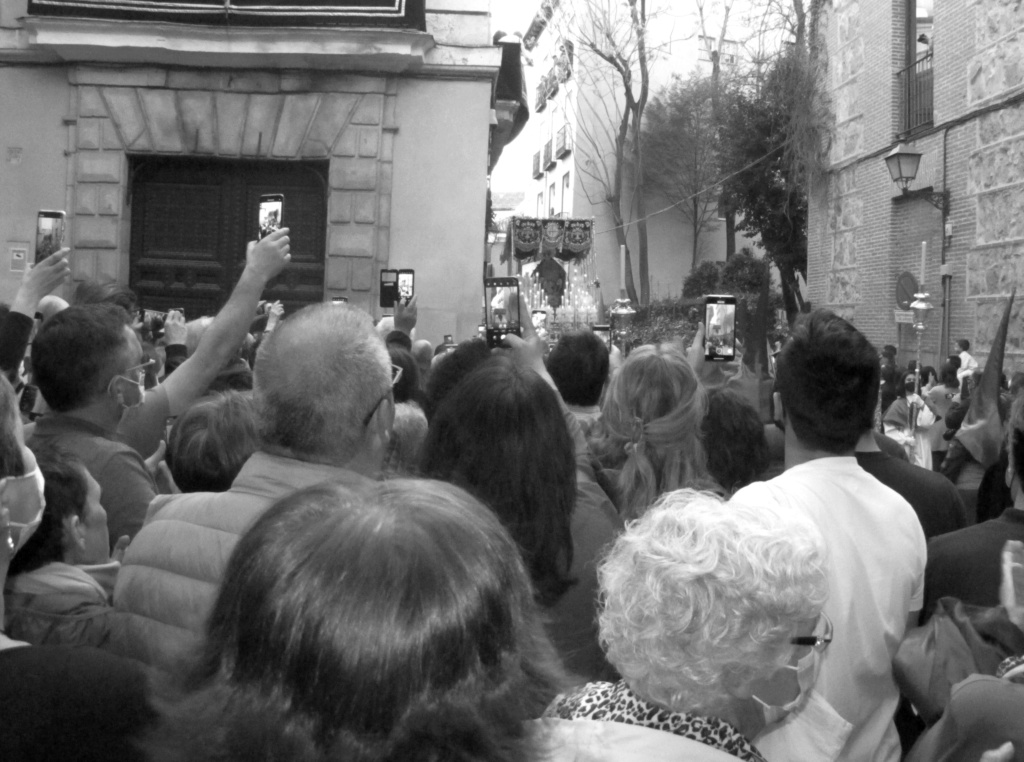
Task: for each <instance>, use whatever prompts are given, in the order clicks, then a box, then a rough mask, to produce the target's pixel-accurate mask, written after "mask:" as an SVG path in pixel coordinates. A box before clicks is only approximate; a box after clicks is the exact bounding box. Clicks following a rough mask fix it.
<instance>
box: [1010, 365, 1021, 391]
mask: <svg viewBox="0 0 1024 762" xmlns="http://www.w3.org/2000/svg"><path fill="white" fill-rule="evenodd" d="M1021 389H1024V372H1021V371H1019V370H1018V371H1017V372H1016V373H1014V374H1013V376H1012V377H1011V378H1010V394H1011V395H1012V396H1014V397H1016V396H1017V395H1018V394H1019V393H1020V390H1021Z"/></svg>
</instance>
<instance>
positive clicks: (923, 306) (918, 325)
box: [910, 284, 935, 394]
mask: <svg viewBox="0 0 1024 762" xmlns="http://www.w3.org/2000/svg"><path fill="white" fill-rule="evenodd" d="M929 296H930V294H928V293H927V292H926V291H925V290H924V284H922V285H921V291H920V293H917V294H914V301H912V302H911V303H910V310H911V312H913V314H914V333H916V334H917V368H915V369H914V388H915V390H916V392H917V393H918V394H920V393H921V337H923V336H924V332H925V330H926V329H927V328H928V315H929V314H931V311H932V310H933V309H935V308H934V307H933V306H932V303H931V302H929V301H928V297H929Z"/></svg>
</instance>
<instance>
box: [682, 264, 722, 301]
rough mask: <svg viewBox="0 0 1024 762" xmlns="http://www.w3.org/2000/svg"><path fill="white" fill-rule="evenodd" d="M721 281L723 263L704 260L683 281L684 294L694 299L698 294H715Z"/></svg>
mask: <svg viewBox="0 0 1024 762" xmlns="http://www.w3.org/2000/svg"><path fill="white" fill-rule="evenodd" d="M721 282H722V263H721V262H702V263H701V264H700V265H699V266H698V267H697V268H696V269H695V270H694V271H693V272H691V273H690V274H689V275H687V276H686V279H685V280H684V281H683V296H684V297H687V298H690V299H693V298H695V297H698V296H707V295H708V294H714V293H716V292H717V291H718V285H719V284H720V283H721Z"/></svg>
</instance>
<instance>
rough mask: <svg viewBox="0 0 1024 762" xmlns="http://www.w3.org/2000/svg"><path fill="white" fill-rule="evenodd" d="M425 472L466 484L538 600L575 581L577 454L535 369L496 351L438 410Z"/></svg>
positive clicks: (548, 601) (552, 597) (545, 601)
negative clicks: (498, 527) (509, 545)
mask: <svg viewBox="0 0 1024 762" xmlns="http://www.w3.org/2000/svg"><path fill="white" fill-rule="evenodd" d="M420 466H421V468H422V471H423V474H424V475H425V476H429V477H432V478H435V479H444V480H445V481H450V482H453V483H455V484H457V485H459V486H460V487H463V488H465V489H467V490H469V492H471V493H472V494H473V495H474V496H476V497H477V498H479V499H480V500H482V501H483V502H484V503H486V504H487V505H488V506H490V508H491V509H492V510H493V511H494V512H495V513H496V514H497V516H498V518H499V519H500V520H501V523H502V524H504V525H505V527H506V528H507V529H508V531H509V532H510V533H511V534H512V537H513V538H514V539H515V541H516V544H517V545H518V546H519V550H520V551H521V552H522V554H523V561H524V562H525V563H526V568H527V569H528V570H529V572H530V577H531V579H532V580H533V584H534V587H535V588H536V590H537V599H538V602H539V603H541V605H544V606H550V605H552V604H553V603H555V601H557V600H558V599H559V597H561V595H562V594H563V593H564V592H565V591H566V590H567V589H568V588H569V586H570V585H571V584H572V580H571V579H570V577H569V569H570V567H571V566H572V554H573V548H572V534H571V532H570V521H571V518H572V511H573V507H574V505H575V501H576V460H575V450H574V447H573V441H572V437H571V436H570V435H569V428H568V425H567V424H566V422H565V418H564V417H563V416H562V409H561V407H560V406H559V404H558V395H557V394H556V393H555V391H554V390H553V389H552V388H551V387H550V386H548V385H547V383H545V381H544V380H543V379H542V378H541V377H540V376H538V375H537V374H536V373H535V372H533V371H532V370H528V369H524V368H521V367H519V366H517V365H516V364H515V363H513V362H512V361H511V360H509V359H508V358H507V357H493V358H491V359H490V360H488V361H487V362H485V363H484V364H483V365H481V366H480V367H479V368H477V369H476V370H474V371H473V372H472V373H470V374H469V375H468V376H466V377H465V378H464V379H463V380H462V383H460V384H459V385H458V386H457V387H455V389H454V390H453V391H452V392H451V393H450V394H449V395H448V396H447V397H445V398H444V401H443V402H442V403H441V406H440V407H439V408H438V409H437V412H436V413H435V414H434V417H433V419H431V421H430V427H429V429H428V430H427V438H426V441H424V443H423V457H422V460H421V463H420Z"/></svg>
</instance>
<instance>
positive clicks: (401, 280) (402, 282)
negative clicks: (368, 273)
mask: <svg viewBox="0 0 1024 762" xmlns="http://www.w3.org/2000/svg"><path fill="white" fill-rule="evenodd" d="M415 284H416V272H415V271H414V270H408V269H402V270H381V271H380V306H381V308H382V309H392V308H394V306H395V304H396V303H397V302H399V301H401V303H402V304H408V303H409V302H410V301H411V300H412V298H413V296H415V295H416V285H415Z"/></svg>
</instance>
